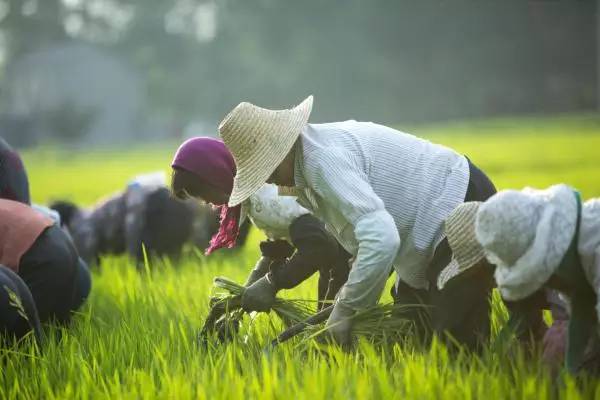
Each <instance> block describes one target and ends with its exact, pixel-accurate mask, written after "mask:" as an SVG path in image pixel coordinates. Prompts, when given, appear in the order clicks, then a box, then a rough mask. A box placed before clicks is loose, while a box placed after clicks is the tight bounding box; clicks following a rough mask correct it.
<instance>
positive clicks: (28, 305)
mask: <svg viewBox="0 0 600 400" xmlns="http://www.w3.org/2000/svg"><path fill="white" fill-rule="evenodd" d="M29 332H33V335H34V337H35V340H36V341H37V342H38V344H41V342H42V330H41V326H40V319H39V317H38V313H37V309H36V306H35V302H34V301H33V297H32V296H31V292H30V291H29V288H28V287H27V285H26V284H25V282H23V280H22V279H21V278H20V277H19V276H18V275H17V274H15V273H14V272H13V271H11V270H10V269H9V268H6V267H5V266H4V265H0V336H1V338H0V342H1V344H2V345H9V344H10V343H11V341H12V340H14V339H16V340H19V339H21V338H23V337H24V336H26V335H27V334H28V333H29Z"/></svg>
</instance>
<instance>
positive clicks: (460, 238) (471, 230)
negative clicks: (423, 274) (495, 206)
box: [437, 202, 485, 289]
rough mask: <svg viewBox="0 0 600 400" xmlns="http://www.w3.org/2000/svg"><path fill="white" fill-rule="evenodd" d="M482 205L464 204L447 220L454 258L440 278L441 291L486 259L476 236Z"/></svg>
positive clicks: (448, 237) (448, 236) (447, 230)
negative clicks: (478, 213)
mask: <svg viewBox="0 0 600 400" xmlns="http://www.w3.org/2000/svg"><path fill="white" fill-rule="evenodd" d="M480 205H481V203H480V202H468V203H463V204H461V205H460V206H458V207H457V208H456V209H455V210H454V211H452V213H451V214H450V216H449V217H448V218H447V219H446V238H447V239H448V244H449V245H450V248H451V249H452V254H453V258H452V261H451V262H450V264H448V266H446V268H444V269H443V270H442V272H440V275H439V276H438V282H437V284H438V288H439V289H443V287H444V286H445V285H446V283H447V282H448V281H449V280H450V279H452V278H454V277H455V276H457V275H459V274H461V273H462V272H464V271H466V270H467V269H469V268H471V267H472V266H474V265H475V264H477V263H478V262H479V261H481V260H482V259H484V258H485V253H484V251H483V247H481V245H480V244H479V242H478V241H477V237H476V236H475V220H476V218H477V211H478V210H479V206H480Z"/></svg>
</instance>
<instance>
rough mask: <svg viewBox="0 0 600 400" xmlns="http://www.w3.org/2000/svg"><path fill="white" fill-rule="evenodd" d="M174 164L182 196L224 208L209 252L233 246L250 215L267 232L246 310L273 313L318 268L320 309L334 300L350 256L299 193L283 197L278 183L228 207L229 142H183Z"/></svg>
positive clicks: (230, 183) (249, 285)
mask: <svg viewBox="0 0 600 400" xmlns="http://www.w3.org/2000/svg"><path fill="white" fill-rule="evenodd" d="M172 168H173V178H172V191H173V193H174V194H175V195H176V196H178V197H180V198H185V197H194V198H199V199H202V200H204V201H205V202H207V203H211V204H214V205H218V206H220V209H221V223H220V227H219V230H218V232H217V233H216V234H215V236H214V237H213V239H212V240H211V243H210V246H209V248H208V249H207V254H210V253H211V252H213V251H214V250H216V249H219V248H223V247H233V246H234V245H235V243H236V238H237V236H238V231H239V227H240V224H241V223H242V222H243V221H244V220H245V219H246V218H248V219H250V221H251V222H252V223H253V224H254V225H255V226H256V227H257V228H259V229H260V230H261V231H262V232H263V233H264V234H265V235H266V236H267V238H268V240H266V241H264V242H262V243H261V244H260V249H261V254H262V257H261V258H260V259H259V260H258V262H257V263H256V266H255V268H254V269H253V270H252V271H251V273H250V275H249V276H248V279H247V281H246V283H245V286H246V287H247V289H246V291H245V292H244V296H243V298H242V305H243V307H244V308H245V309H246V310H248V311H268V310H269V309H270V308H271V306H272V305H273V303H274V301H275V295H276V293H277V292H278V291H279V290H282V289H291V288H293V287H295V286H297V285H299V284H300V283H301V282H303V281H305V280H306V279H308V278H309V277H310V276H312V275H313V274H314V273H315V272H317V271H318V272H319V284H318V293H317V298H318V300H319V304H320V307H322V306H323V305H324V304H325V303H326V302H330V301H332V300H333V299H334V297H335V295H336V293H337V292H338V290H339V288H340V287H341V286H342V285H343V284H344V282H346V279H347V276H348V270H349V267H348V259H349V254H348V253H346V252H345V251H344V250H343V249H342V248H341V246H339V244H338V243H337V242H336V241H335V239H334V238H333V237H332V236H331V235H330V234H329V233H328V232H327V231H326V230H325V227H324V225H323V224H322V223H321V222H320V221H318V220H317V219H316V218H315V217H313V216H312V215H310V214H309V213H308V211H307V210H306V209H304V208H303V207H301V206H300V205H299V204H298V203H297V202H296V199H295V198H294V197H291V196H279V194H278V190H277V187H275V186H274V185H264V186H263V187H262V188H260V190H258V191H257V192H256V193H254V195H253V196H250V197H249V198H248V199H246V201H245V202H243V203H242V204H241V205H239V206H236V207H228V206H227V202H228V201H229V196H230V194H231V190H232V188H233V181H234V176H235V173H236V166H235V162H234V160H233V157H232V156H231V154H230V153H229V151H228V150H227V148H226V147H225V145H224V144H223V142H221V141H220V140H216V139H213V138H207V137H197V138H193V139H190V140H188V141H186V142H185V143H183V144H182V145H181V146H180V148H179V149H178V150H177V153H176V154H175V157H174V159H173V163H172Z"/></svg>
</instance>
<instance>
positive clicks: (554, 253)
mask: <svg viewBox="0 0 600 400" xmlns="http://www.w3.org/2000/svg"><path fill="white" fill-rule="evenodd" d="M463 208H465V209H470V210H471V211H469V212H468V214H469V215H471V217H470V218H468V221H467V222H465V223H463V224H461V225H463V226H464V229H471V230H474V232H475V235H473V236H472V239H471V240H470V241H464V242H463V243H461V246H468V247H469V248H471V249H472V251H473V252H474V253H475V254H478V256H477V258H482V257H483V256H485V257H486V258H487V260H488V261H489V262H490V263H492V264H494V265H496V272H495V277H496V282H497V284H498V288H499V289H500V293H501V294H502V297H503V298H504V299H506V300H508V301H518V300H522V299H527V298H528V297H530V296H532V295H534V294H535V293H536V292H538V291H539V290H540V289H543V288H552V289H556V290H558V291H560V292H561V293H562V294H564V295H565V296H566V298H567V300H568V303H569V305H570V307H568V308H569V309H570V320H569V326H568V340H567V345H566V366H567V368H568V369H569V370H570V371H572V372H574V371H577V370H578V369H580V368H582V367H584V368H585V369H594V370H595V371H596V372H597V371H598V370H600V347H599V346H598V345H599V341H598V313H599V312H600V303H599V302H598V293H599V292H600V199H594V200H589V201H587V202H585V203H584V204H582V203H581V199H580V196H579V193H578V192H576V191H574V190H573V189H571V188H569V187H568V186H566V185H556V186H552V187H550V188H548V189H546V190H535V189H530V188H526V189H524V190H522V191H515V190H507V191H502V192H500V193H498V194H497V195H495V196H493V197H492V198H490V199H489V200H488V201H486V202H485V203H471V204H465V205H463ZM463 213H466V212H463ZM469 225H471V227H469ZM473 225H474V227H473ZM468 268H469V265H468V263H467V264H465V265H463V266H462V269H463V270H466V269H468ZM562 334H564V331H563V330H562V327H561V323H560V321H559V322H558V323H555V324H554V325H553V326H552V327H551V328H550V329H549V331H548V333H547V334H546V337H545V338H544V342H545V345H546V349H545V352H546V353H549V352H553V351H554V348H555V347H559V348H560V347H562V346H561V344H560V343H556V342H557V341H558V342H560V341H561V336H562Z"/></svg>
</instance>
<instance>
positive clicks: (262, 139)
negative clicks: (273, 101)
mask: <svg viewBox="0 0 600 400" xmlns="http://www.w3.org/2000/svg"><path fill="white" fill-rule="evenodd" d="M312 105H313V97H312V96H309V97H307V98H306V99H305V100H304V101H303V102H302V103H300V104H299V105H298V106H296V107H294V108H292V109H289V110H269V109H266V108H261V107H258V106H255V105H254V104H251V103H246V102H244V103H240V104H238V105H237V106H236V107H235V108H234V109H233V111H231V112H230V113H229V114H228V115H227V116H226V117H225V119H223V121H222V122H221V124H220V125H219V134H220V135H221V138H222V139H223V142H225V144H226V145H227V147H228V148H229V151H231V154H232V155H233V158H234V159H235V163H236V167H237V173H236V175H235V179H234V181H233V190H232V192H231V196H230V197H229V206H230V207H233V206H237V205H238V204H240V203H242V202H244V201H245V200H246V199H248V197H250V196H251V195H252V194H254V193H255V192H256V191H257V190H259V189H260V188H261V187H262V185H264V184H265V182H266V181H267V179H268V178H269V177H270V176H271V175H272V174H273V172H274V171H275V169H276V168H277V167H278V166H279V164H281V162H282V161H283V160H284V158H285V157H286V156H287V154H288V153H289V152H290V150H291V149H292V147H293V145H294V143H295V142H296V140H297V139H298V137H299V136H300V133H301V132H302V130H303V129H304V127H305V126H306V124H307V123H308V118H309V117H310V112H311V111H312Z"/></svg>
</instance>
